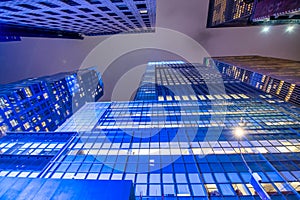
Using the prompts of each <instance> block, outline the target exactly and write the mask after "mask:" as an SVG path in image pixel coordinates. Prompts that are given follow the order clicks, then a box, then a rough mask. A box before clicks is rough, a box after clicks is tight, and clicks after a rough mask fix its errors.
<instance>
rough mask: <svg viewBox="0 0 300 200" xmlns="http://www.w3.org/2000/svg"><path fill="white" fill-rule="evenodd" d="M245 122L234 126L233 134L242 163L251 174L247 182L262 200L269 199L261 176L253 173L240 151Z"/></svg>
mask: <svg viewBox="0 0 300 200" xmlns="http://www.w3.org/2000/svg"><path fill="white" fill-rule="evenodd" d="M245 125H246V124H245V123H244V122H241V123H239V126H238V127H236V128H235V130H234V135H235V137H236V138H237V139H238V148H239V151H240V155H241V157H242V159H243V162H244V164H245V165H246V166H247V169H248V172H249V173H250V175H251V178H250V181H249V183H250V184H251V185H252V186H253V188H254V190H255V191H256V192H257V194H258V195H259V196H260V198H261V199H262V200H271V198H270V196H269V195H268V193H267V192H266V191H265V189H264V188H263V187H262V185H261V177H260V176H259V175H258V173H253V172H252V170H251V168H250V167H249V165H248V163H247V162H246V160H245V158H244V155H243V153H242V150H241V147H240V140H241V138H243V137H244V135H245V129H244V126H245Z"/></svg>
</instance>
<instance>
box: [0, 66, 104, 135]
mask: <svg viewBox="0 0 300 200" xmlns="http://www.w3.org/2000/svg"><path fill="white" fill-rule="evenodd" d="M102 95H103V82H102V79H101V75H100V74H99V72H97V71H96V70H95V69H93V68H90V69H84V70H79V71H74V72H64V73H59V74H55V75H51V76H44V77H40V78H30V79H25V80H21V81H18V82H14V83H10V84H6V85H1V88H0V132H6V131H28V132H32V131H35V132H39V131H54V130H56V129H57V127H58V126H59V125H61V124H62V123H63V122H64V121H65V120H66V119H67V118H68V117H70V116H71V115H72V114H73V113H74V112H76V111H77V110H78V109H79V108H80V107H82V106H83V105H84V104H85V103H86V102H94V101H97V100H98V99H99V98H100V97H101V96H102Z"/></svg>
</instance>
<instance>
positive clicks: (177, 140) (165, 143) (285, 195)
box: [0, 61, 300, 200]
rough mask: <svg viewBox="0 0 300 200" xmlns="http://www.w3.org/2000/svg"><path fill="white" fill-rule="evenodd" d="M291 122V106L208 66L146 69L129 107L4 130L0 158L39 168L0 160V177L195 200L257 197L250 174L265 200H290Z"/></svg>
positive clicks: (295, 178)
mask: <svg viewBox="0 0 300 200" xmlns="http://www.w3.org/2000/svg"><path fill="white" fill-rule="evenodd" d="M299 115H300V112H299V107H297V106H293V105H291V104H289V103H286V102H284V101H282V100H280V99H278V98H277V97H275V96H272V95H271V94H266V93H265V92H263V91H261V90H259V89H257V88H255V87H253V86H250V85H248V84H246V83H243V82H242V81H240V80H237V79H234V78H233V77H230V76H228V75H227V74H225V73H224V74H223V73H220V72H218V71H217V69H216V68H215V67H214V66H211V65H209V66H204V65H200V64H191V63H184V62H182V61H172V62H152V63H149V64H148V67H147V70H146V73H145V74H144V76H143V79H142V81H141V84H140V87H139V89H138V91H137V93H136V96H135V100H134V101H129V102H94V103H86V104H85V105H84V106H83V107H81V108H80V109H79V110H78V111H77V112H76V113H75V114H73V116H72V117H70V118H69V119H67V120H66V121H65V122H64V123H63V124H62V125H60V126H59V127H58V128H57V129H56V131H55V132H51V133H49V134H48V133H47V134H44V135H43V134H42V133H41V134H39V133H37V134H36V133H34V134H33V136H34V137H33V136H32V138H33V139H31V138H30V137H29V135H28V133H7V134H8V135H7V136H6V137H4V138H2V139H1V141H0V147H1V151H2V154H3V156H4V157H5V156H6V157H5V159H8V158H9V156H15V157H18V156H19V157H21V156H22V155H26V157H28V158H36V157H43V162H37V163H39V165H38V167H36V166H37V165H35V164H32V165H30V164H27V163H28V160H26V159H23V160H20V159H16V160H14V161H11V164H10V165H7V164H5V162H4V160H3V159H2V158H3V157H1V159H2V160H0V161H1V164H2V165H1V166H0V167H2V168H1V172H0V175H1V176H5V177H36V178H47V179H91V180H131V181H132V182H133V185H134V193H135V196H136V199H153V200H154V199H170V200H171V199H172V200H175V199H176V200H177V199H194V200H196V199H259V198H260V197H259V196H258V192H257V188H256V186H253V184H250V180H251V178H252V177H253V173H255V174H257V175H258V176H259V177H260V178H261V182H260V185H261V187H262V188H263V189H264V190H265V191H266V193H267V194H268V195H269V196H270V197H271V198H272V199H299V198H300V195H299V192H300V186H299V185H300V137H299V131H300V120H299V117H300V116H299ZM237 128H240V129H243V131H244V132H245V136H244V137H242V138H237V137H236V136H235V134H234V132H235V131H236V130H237ZM52 136H53V140H49V139H48V138H51V137H52ZM22 158H23V157H22ZM46 158H47V159H46ZM16 166H18V167H16ZM116 192H117V188H116ZM99 198H100V199H101V194H99Z"/></svg>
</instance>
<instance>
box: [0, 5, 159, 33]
mask: <svg viewBox="0 0 300 200" xmlns="http://www.w3.org/2000/svg"><path fill="white" fill-rule="evenodd" d="M155 20H156V0H141V1H136V0H126V1H124V0H53V1H36V0H30V1H22V2H20V1H1V2H0V27H1V33H0V34H1V35H4V36H23V37H58V38H72V39H82V38H83V36H84V35H85V36H91V35H107V34H117V33H135V32H136V33H139V32H153V31H154V27H155Z"/></svg>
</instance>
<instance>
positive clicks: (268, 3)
mask: <svg viewBox="0 0 300 200" xmlns="http://www.w3.org/2000/svg"><path fill="white" fill-rule="evenodd" d="M252 21H254V22H256V23H269V24H284V23H289V24H291V23H297V24H299V23H300V0H260V1H257V3H256V6H255V12H254V14H253V16H252Z"/></svg>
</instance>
